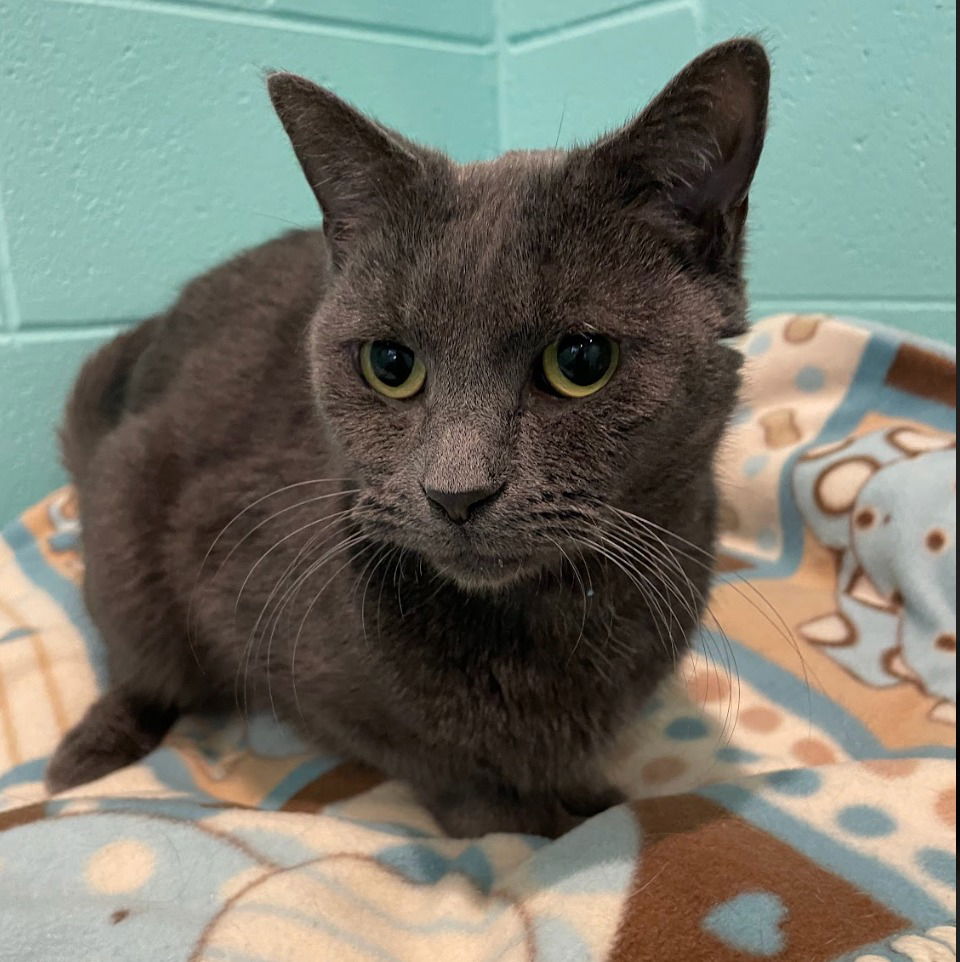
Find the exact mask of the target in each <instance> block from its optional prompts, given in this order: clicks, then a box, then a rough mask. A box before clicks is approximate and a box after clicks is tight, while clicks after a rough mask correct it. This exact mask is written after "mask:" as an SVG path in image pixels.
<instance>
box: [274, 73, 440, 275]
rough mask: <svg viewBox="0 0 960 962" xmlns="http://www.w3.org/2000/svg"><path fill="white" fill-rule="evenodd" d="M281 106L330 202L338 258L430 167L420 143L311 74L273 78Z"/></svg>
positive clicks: (326, 204)
mask: <svg viewBox="0 0 960 962" xmlns="http://www.w3.org/2000/svg"><path fill="white" fill-rule="evenodd" d="M267 89H268V90H269V92H270V99H271V100H272V101H273V106H274V109H275V110H276V111H277V115H278V116H279V117H280V121H281V122H282V124H283V126H284V129H285V130H286V131H287V135H288V136H289V138H290V142H291V143H292V144H293V149H294V152H295V153H296V155H297V160H299V161H300V166H301V168H302V169H303V172H304V174H305V175H306V178H307V182H308V183H309V184H310V187H311V189H312V190H313V192H314V194H315V195H316V198H317V200H318V201H319V203H320V207H321V209H322V210H323V227H324V233H325V234H326V235H327V239H328V240H329V241H330V245H331V249H332V252H333V260H334V263H335V264H336V265H338V266H339V265H340V264H341V263H342V262H343V259H344V257H345V253H346V250H347V249H348V247H349V244H350V241H351V240H352V239H353V237H355V236H356V235H357V234H358V233H359V232H360V231H361V230H363V228H364V227H365V226H367V225H369V224H372V223H374V222H375V221H376V219H377V217H378V214H382V212H383V210H384V208H385V206H388V205H390V204H391V203H392V202H394V201H395V199H396V198H397V197H398V196H399V195H400V194H401V193H402V192H404V191H405V190H406V188H407V187H408V186H409V184H410V183H412V182H413V181H414V180H415V179H416V177H417V176H418V174H419V173H420V172H421V170H422V159H421V158H420V157H419V156H418V155H417V149H416V148H415V147H413V145H412V144H409V143H408V142H406V141H404V140H402V139H401V138H400V136H399V135H397V134H394V133H393V132H391V131H388V130H387V129H385V128H384V127H381V126H380V125H379V124H377V123H375V122H374V121H372V120H370V119H369V118H367V117H365V116H364V115H363V114H362V113H360V111H358V110H356V109H355V108H354V107H351V106H350V104H348V103H346V101H344V100H341V99H340V98H339V97H338V96H336V94H333V93H331V92H330V91H329V90H326V89H325V88H323V87H319V86H317V85H316V84H315V83H312V82H311V81H309V80H306V79H305V78H303V77H298V76H297V75H296V74H290V73H274V74H271V75H270V76H269V77H268V78H267Z"/></svg>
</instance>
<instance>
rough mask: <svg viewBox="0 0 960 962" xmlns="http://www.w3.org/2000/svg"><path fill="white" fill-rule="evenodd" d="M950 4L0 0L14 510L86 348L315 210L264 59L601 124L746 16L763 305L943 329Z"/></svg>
mask: <svg viewBox="0 0 960 962" xmlns="http://www.w3.org/2000/svg"><path fill="white" fill-rule="evenodd" d="M955 22H956V12H955V4H954V3H953V2H950V3H937V2H933V0H924V2H921V3H918V2H916V0H912V2H911V0H898V2H895V0H860V2H846V3H837V2H836V0H833V2H827V0H812V2H800V0H667V2H654V0H651V2H640V3H629V4H624V2H623V0H203V2H191V0H0V520H2V519H3V518H5V517H8V516H10V515H11V514H12V513H13V512H14V511H16V510H19V509H20V508H22V507H23V506H24V505H26V504H27V503H29V502H30V501H31V500H33V499H35V498H36V497H38V496H39V495H40V494H42V493H43V492H44V491H45V490H46V489H48V488H49V487H51V486H53V485H54V484H57V483H59V482H60V480H61V479H62V475H61V473H60V471H59V469H58V467H57V465H56V456H55V448H54V443H53V426H54V424H55V423H56V420H57V417H58V412H59V408H60V405H61V403H62V399H63V395H64V392H65V391H66V389H67V387H68V385H69V382H70V379H71V377H72V376H73V374H74V372H75V370H76V367H77V365H78V364H79V362H80V360H81V359H82V358H83V356H84V355H85V354H86V353H88V352H89V351H90V350H91V349H92V348H93V347H94V346H95V345H96V344H98V343H100V342H101V341H102V340H103V339H104V338H106V337H108V336H109V335H110V334H111V333H112V332H114V331H115V330H117V329H118V328H119V327H120V326H121V325H123V324H126V323H128V322H130V321H132V320H135V319H137V318H139V317H141V316H144V315H146V314H148V313H150V312H152V311H155V310H157V309H158V308H160V307H162V306H163V305H164V304H165V303H166V302H167V301H168V300H169V299H170V298H171V296H173V294H174V292H175V291H176V289H177V287H178V285H180V284H181V283H182V282H183V281H184V280H185V279H187V278H188V277H189V276H190V275H191V274H194V273H196V272H197V271H198V270H200V269H202V268H203V267H205V266H208V265H210V264H213V263H215V262H216V261H217V260H218V259H219V258H221V257H222V256H223V255H225V254H227V253H229V252H231V251H233V250H235V249H237V248H239V247H242V246H245V245H248V244H251V243H254V242H256V241H258V240H261V239H263V238H265V237H268V236H270V235H271V234H274V233H277V232H278V231H280V230H283V229H284V228H286V227H288V226H290V225H292V224H310V223H311V222H314V221H315V220H316V214H315V211H314V204H313V200H312V198H311V196H310V195H309V193H308V191H307V189H306V187H305V185H304V184H303V183H302V181H301V177H300V175H299V173H298V170H297V168H296V166H295V163H294V161H293V159H292V156H291V153H290V151H289V149H288V147H287V144H286V142H285V140H284V138H283V136H282V134H281V131H280V127H279V125H278V124H277V123H276V122H275V120H274V119H273V117H272V115H271V112H270V109H269V106H268V104H267V101H266V98H265V95H264V91H263V85H262V81H261V72H262V70H263V69H264V68H270V67H279V68H284V69H288V70H293V71H297V72H301V73H304V74H306V75H308V76H310V77H312V78H314V79H316V80H317V81H319V82H321V83H326V84H329V85H330V86H332V87H334V88H335V89H336V90H337V91H339V92H340V93H341V94H343V95H344V96H346V97H348V98H349V99H351V100H353V101H355V102H356V103H358V104H359V105H361V106H362V107H364V108H366V109H367V110H369V111H371V112H373V113H374V114H376V115H377V116H379V117H380V118H381V119H383V120H384V121H386V122H387V123H390V124H392V125H394V126H396V127H398V128H400V129H401V130H403V131H405V132H407V133H409V134H410V135H412V136H414V137H417V138H420V139H422V140H424V141H427V142H429V143H431V144H434V145H437V146H440V147H443V148H445V149H447V150H449V151H450V152H451V153H452V154H453V155H454V156H455V157H457V158H460V159H469V158H476V157H489V156H491V155H493V154H494V153H496V152H497V151H498V150H500V149H503V148H507V147H523V146H542V145H553V144H554V143H556V142H558V141H559V142H560V143H568V142H570V141H572V140H574V139H583V138H585V137H589V136H591V135H593V134H595V133H597V132H599V131H601V130H603V129H605V128H608V127H610V126H612V125H615V124H617V123H619V122H621V121H622V120H623V119H625V118H626V117H627V116H628V115H629V114H630V113H631V112H633V111H634V110H635V109H637V108H638V107H639V106H641V105H642V104H643V103H644V102H645V101H646V99H647V98H648V97H649V96H650V95H651V94H653V93H654V92H655V91H656V90H657V89H658V88H659V86H660V85H662V84H663V82H664V81H665V80H666V79H667V78H668V77H669V76H670V75H671V74H672V73H673V72H674V71H676V70H677V69H678V68H679V67H681V66H682V65H683V64H684V63H685V62H686V61H687V60H688V59H689V58H691V57H692V56H694V55H695V54H696V53H697V52H698V51H699V50H700V49H702V48H703V47H704V46H706V45H707V44H709V43H711V42H713V41H715V40H719V39H723V38H726V37H728V36H731V35H733V34H737V33H741V32H752V33H759V34H760V35H761V36H762V37H763V38H764V39H765V40H766V41H767V43H768V45H769V47H770V49H771V52H772V56H773V59H774V67H775V70H774V94H773V99H772V107H771V109H772V124H771V131H770V137H769V140H768V148H767V152H766V156H765V159H764V162H763V164H762V165H761V170H760V174H759V176H758V180H757V184H756V189H755V191H754V195H753V198H752V212H753V225H754V232H753V235H752V242H751V278H752V292H753V298H754V305H755V312H756V313H764V312H769V311H777V310H788V309H803V310H807V309H810V310H830V311H835V312H839V313H844V314H851V315H860V316H863V317H867V318H871V319H873V320H878V321H883V322H886V323H890V324H895V325H899V326H902V327H906V328H909V329H911V330H914V331H917V332H921V333H925V334H927V335H931V336H934V337H940V338H945V339H950V340H953V337H954V332H953V329H954V319H955V316H956V307H955V291H956V288H955V280H954V261H955V238H954V228H955V213H954V212H955V188H954V164H955V147H954V143H955V140H954V138H955V120H954V106H955V101H956V88H955V79H954V61H955V57H954V42H955Z"/></svg>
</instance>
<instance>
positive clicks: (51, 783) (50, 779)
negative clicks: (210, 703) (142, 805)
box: [44, 691, 177, 795]
mask: <svg viewBox="0 0 960 962" xmlns="http://www.w3.org/2000/svg"><path fill="white" fill-rule="evenodd" d="M176 717H177V711H176V709H174V708H160V707H157V706H155V705H152V704H149V703H146V702H144V701H142V700H140V699H137V698H133V697H131V696H129V695H125V694H121V693H119V692H115V691H109V692H107V693H106V694H105V695H103V696H102V697H101V698H100V699H99V700H98V701H96V702H94V703H93V705H91V706H90V708H89V709H88V711H87V713H86V714H85V715H84V716H83V718H82V719H81V720H80V721H79V722H78V723H77V724H76V725H75V726H74V727H73V728H71V729H70V731H68V732H67V734H66V735H64V737H63V741H61V742H60V744H59V746H58V747H57V750H56V752H54V755H53V758H52V759H51V760H50V764H49V765H48V766H47V771H46V774H45V776H44V780H45V782H46V785H47V789H48V791H50V793H51V794H54V795H55V794H57V793H58V792H63V791H66V790H67V789H70V788H75V787H76V786H77V785H83V784H86V783H87V782H92V781H95V780H96V779H98V778H103V776H104V775H109V774H110V773H111V772H114V771H116V770H117V769H118V768H124V767H125V766H127V765H131V764H133V763H134V762H136V761H139V760H140V759H141V758H143V756H144V755H146V754H148V753H149V752H151V751H153V749H154V748H156V747H157V745H159V744H160V742H161V740H162V739H163V736H164V735H165V734H166V733H167V731H168V730H169V728H170V726H171V725H172V724H173V722H174V721H175V719H176Z"/></svg>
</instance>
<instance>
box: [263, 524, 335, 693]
mask: <svg viewBox="0 0 960 962" xmlns="http://www.w3.org/2000/svg"><path fill="white" fill-rule="evenodd" d="M349 513H350V510H349V509H346V510H344V511H338V512H336V513H335V514H334V515H332V516H331V517H330V518H328V519H327V522H328V523H327V524H325V525H324V526H323V527H322V528H321V529H320V531H319V532H317V533H316V534H315V535H313V536H312V537H311V538H310V539H309V540H308V541H307V543H306V544H305V545H304V546H303V547H302V548H301V549H300V551H299V552H297V555H296V557H295V558H294V559H293V561H291V562H290V564H289V565H287V567H286V569H285V570H284V572H283V574H281V575H280V578H279V579H278V581H277V583H276V585H275V586H274V587H273V589H272V590H271V592H270V594H269V595H268V596H267V600H266V601H265V602H264V604H263V608H262V609H261V612H260V615H259V616H258V617H257V621H256V623H255V624H254V626H253V635H254V637H255V636H256V632H257V629H258V627H259V624H260V619H261V618H262V617H263V616H264V614H265V613H266V612H267V610H268V608H269V607H270V604H271V602H272V600H273V599H274V597H276V595H277V594H278V592H279V591H280V589H281V587H282V585H283V583H284V582H285V581H286V579H287V577H288V576H289V575H290V574H292V572H293V571H294V569H295V568H296V566H297V565H298V564H299V563H300V561H301V559H304V558H307V557H309V556H310V554H311V552H313V551H314V550H316V549H317V548H318V547H319V545H320V544H321V543H323V542H324V541H325V540H326V538H327V537H328V532H329V529H330V528H331V527H333V526H334V524H335V522H336V521H337V520H339V519H340V518H341V517H343V516H344V515H347V514H349ZM281 601H282V599H281ZM285 607H286V605H285V604H280V603H278V604H277V606H276V610H275V611H274V612H273V613H272V614H271V615H270V616H269V617H268V618H267V620H266V623H265V624H264V628H263V632H262V634H261V638H260V643H259V644H262V643H263V635H265V634H267V632H268V631H269V635H268V636H267V661H266V674H267V693H268V696H269V698H270V705H271V708H272V707H273V692H272V690H271V687H270V681H271V674H270V660H271V652H272V650H273V639H274V637H275V636H276V633H277V629H278V628H279V627H280V622H281V620H282V617H283V612H284V610H285ZM258 648H259V645H258Z"/></svg>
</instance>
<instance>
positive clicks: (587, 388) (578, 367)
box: [540, 334, 620, 398]
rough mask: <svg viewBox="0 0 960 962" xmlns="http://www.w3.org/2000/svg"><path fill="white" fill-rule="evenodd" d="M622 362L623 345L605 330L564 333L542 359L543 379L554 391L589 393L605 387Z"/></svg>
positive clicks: (566, 394)
mask: <svg viewBox="0 0 960 962" xmlns="http://www.w3.org/2000/svg"><path fill="white" fill-rule="evenodd" d="M619 363H620V346H619V345H618V344H617V342H616V341H612V340H611V339H610V338H609V337H606V336H605V335H603V334H564V335H563V337H559V338H557V340H555V341H554V342H553V343H552V344H549V345H548V346H547V347H546V348H545V349H544V352H543V355H542V357H541V359H540V364H541V368H542V374H543V380H544V382H545V384H546V386H547V387H548V388H549V390H551V391H552V392H553V393H554V394H559V395H560V396H561V397H568V398H583V397H589V396H590V395H591V394H596V393H597V391H599V390H600V389H601V388H602V387H605V386H606V384H607V382H608V381H609V380H610V378H612V377H613V374H614V372H615V371H616V369H617V364H619Z"/></svg>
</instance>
